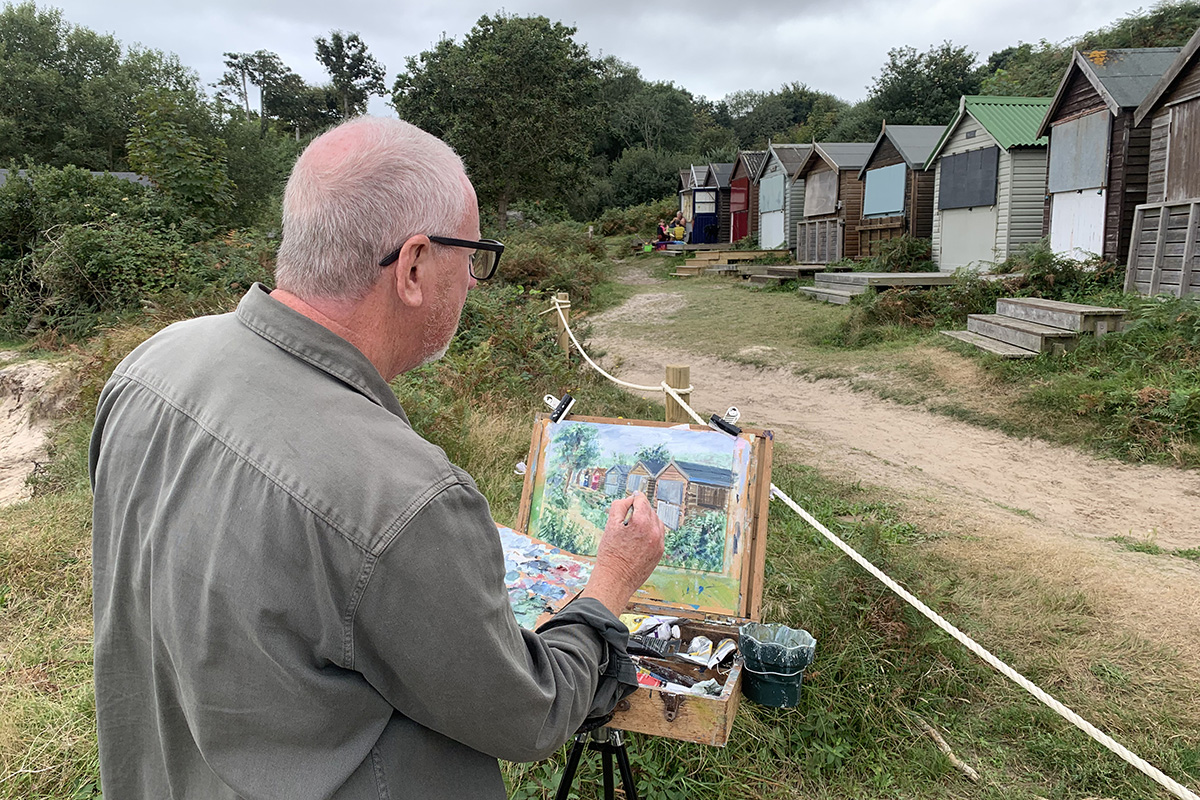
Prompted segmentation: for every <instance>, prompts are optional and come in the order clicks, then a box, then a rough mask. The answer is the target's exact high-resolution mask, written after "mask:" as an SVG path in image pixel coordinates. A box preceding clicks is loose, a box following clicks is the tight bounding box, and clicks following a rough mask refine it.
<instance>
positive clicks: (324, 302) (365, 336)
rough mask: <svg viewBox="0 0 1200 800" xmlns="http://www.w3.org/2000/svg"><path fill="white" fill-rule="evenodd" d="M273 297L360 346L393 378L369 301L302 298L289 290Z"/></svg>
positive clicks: (392, 368) (366, 354)
mask: <svg viewBox="0 0 1200 800" xmlns="http://www.w3.org/2000/svg"><path fill="white" fill-rule="evenodd" d="M271 297H272V299H275V300H278V301H279V302H281V303H283V304H284V305H285V306H287V307H288V308H290V309H292V310H293V311H295V312H296V313H297V314H302V315H304V316H306V317H308V318H309V319H311V320H312V321H313V322H315V323H317V324H318V325H320V326H322V327H324V328H328V329H329V330H330V331H332V332H333V333H336V334H337V335H338V336H340V337H342V338H343V339H345V340H346V341H348V342H349V343H350V344H352V345H354V346H355V347H357V348H358V349H359V350H360V351H361V352H362V354H363V355H364V356H366V357H367V360H368V361H370V362H371V363H372V364H373V365H374V366H375V369H377V370H378V371H379V374H380V375H382V376H383V377H384V379H386V380H390V379H391V378H392V377H394V375H393V374H391V373H393V370H394V366H393V364H392V363H391V361H390V359H389V358H388V353H387V352H386V349H385V348H384V347H383V346H382V341H381V338H382V337H380V336H379V335H378V331H377V330H376V325H375V323H374V322H372V319H373V318H377V317H374V315H372V314H371V313H370V312H369V310H368V309H366V308H364V305H365V304H367V303H368V302H369V301H348V300H335V299H329V298H323V297H322V298H308V299H306V298H303V297H300V296H298V295H295V294H292V293H291V292H289V291H288V290H286V289H274V290H272V291H271Z"/></svg>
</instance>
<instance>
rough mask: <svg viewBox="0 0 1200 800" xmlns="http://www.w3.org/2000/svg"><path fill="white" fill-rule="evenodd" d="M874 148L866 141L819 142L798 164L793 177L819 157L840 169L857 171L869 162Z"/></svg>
mask: <svg viewBox="0 0 1200 800" xmlns="http://www.w3.org/2000/svg"><path fill="white" fill-rule="evenodd" d="M874 149H875V145H873V144H868V143H866V142H817V143H816V144H814V145H813V149H812V151H811V152H810V153H809V154H808V156H807V157H805V159H804V160H803V161H801V162H800V163H799V164H797V165H796V169H794V170H793V171H792V177H796V176H797V175H799V174H800V173H801V172H802V171H804V170H805V169H807V168H808V165H809V164H811V163H813V161H814V160H815V159H817V158H820V159H822V160H823V161H825V163H827V164H829V166H831V167H833V168H834V169H837V170H839V171H840V170H844V169H852V170H856V171H857V170H859V169H861V168H862V166H863V164H866V163H867V159H868V158H870V157H871V151H872V150H874Z"/></svg>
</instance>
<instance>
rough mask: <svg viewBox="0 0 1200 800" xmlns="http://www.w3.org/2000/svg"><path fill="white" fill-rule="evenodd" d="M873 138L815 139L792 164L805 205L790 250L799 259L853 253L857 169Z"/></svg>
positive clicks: (859, 195) (858, 214)
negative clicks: (861, 140) (864, 140)
mask: <svg viewBox="0 0 1200 800" xmlns="http://www.w3.org/2000/svg"><path fill="white" fill-rule="evenodd" d="M873 148H874V145H872V144H865V143H851V142H818V143H816V144H814V145H813V146H812V149H811V150H809V152H808V155H807V156H806V157H805V159H804V160H803V161H801V162H800V165H799V166H798V167H797V168H796V172H795V174H794V177H795V180H796V182H797V183H800V182H803V184H804V208H803V211H802V216H801V217H800V218H799V219H797V221H796V227H795V234H794V238H793V242H792V250H793V251H794V252H795V254H796V261H798V262H800V263H801V264H828V263H830V262H831V261H837V260H838V259H842V258H857V257H858V255H859V250H858V223H859V221H860V219H861V218H862V200H863V191H862V190H863V183H862V181H860V180H859V179H858V172H859V170H861V169H862V167H863V165H864V164H866V163H867V157H868V156H869V155H871V150H872V149H873Z"/></svg>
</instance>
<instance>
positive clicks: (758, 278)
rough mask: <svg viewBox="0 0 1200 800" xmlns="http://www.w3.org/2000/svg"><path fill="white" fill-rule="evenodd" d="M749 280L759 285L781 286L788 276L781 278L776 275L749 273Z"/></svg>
mask: <svg viewBox="0 0 1200 800" xmlns="http://www.w3.org/2000/svg"><path fill="white" fill-rule="evenodd" d="M747 278H748V280H749V281H750V282H751V283H753V284H756V285H758V286H768V285H770V286H781V285H783V282H784V281H785V280H787V278H780V277H777V276H775V275H748V276H747Z"/></svg>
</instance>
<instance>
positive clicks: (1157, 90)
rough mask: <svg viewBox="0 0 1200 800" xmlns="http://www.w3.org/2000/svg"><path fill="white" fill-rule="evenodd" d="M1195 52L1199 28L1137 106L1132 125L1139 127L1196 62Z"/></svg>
mask: <svg viewBox="0 0 1200 800" xmlns="http://www.w3.org/2000/svg"><path fill="white" fill-rule="evenodd" d="M1197 51H1200V28H1197V29H1196V32H1195V33H1193V34H1192V38H1191V39H1188V43H1187V44H1185V45H1184V46H1183V49H1182V50H1180V51H1179V55H1177V56H1175V60H1174V61H1173V62H1171V66H1169V67H1168V68H1167V71H1166V72H1164V73H1163V74H1162V77H1161V78H1159V79H1158V82H1157V83H1155V84H1154V86H1153V87H1151V89H1150V91H1149V92H1148V93H1147V94H1146V97H1145V99H1144V100H1142V102H1141V104H1140V105H1138V107H1137V111H1135V112H1133V124H1134V125H1141V124H1142V120H1144V119H1145V118H1146V116H1147V115H1148V114H1150V113H1151V112H1152V111H1153V110H1154V108H1155V106H1157V105H1158V101H1159V100H1161V99H1162V97H1163V95H1165V94H1166V93H1167V92H1168V91H1169V90H1170V88H1171V87H1172V86H1173V85H1174V84H1175V81H1176V80H1177V79H1178V78H1179V76H1181V75H1183V74H1184V73H1185V72H1186V71H1187V68H1188V67H1189V66H1191V64H1192V62H1193V61H1195V60H1196V53H1197Z"/></svg>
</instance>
